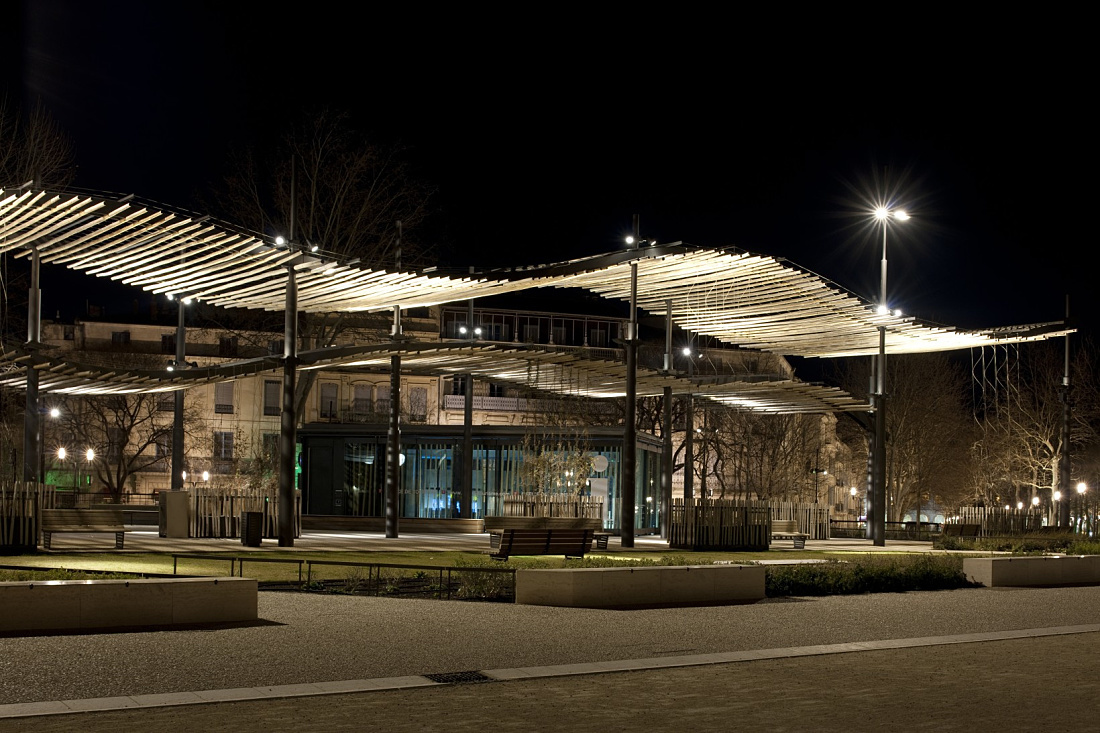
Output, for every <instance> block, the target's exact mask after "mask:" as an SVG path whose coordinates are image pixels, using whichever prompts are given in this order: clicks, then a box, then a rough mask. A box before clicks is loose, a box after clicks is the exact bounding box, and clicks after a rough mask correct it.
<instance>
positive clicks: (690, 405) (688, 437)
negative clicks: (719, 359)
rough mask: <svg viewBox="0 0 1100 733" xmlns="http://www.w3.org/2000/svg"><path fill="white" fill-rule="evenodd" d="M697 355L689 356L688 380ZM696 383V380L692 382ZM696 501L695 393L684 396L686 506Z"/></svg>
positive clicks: (693, 369)
mask: <svg viewBox="0 0 1100 733" xmlns="http://www.w3.org/2000/svg"><path fill="white" fill-rule="evenodd" d="M694 360H695V355H694V354H692V355H691V356H689V357H688V381H689V382H692V377H693V376H694V374H695V361H694ZM692 384H694V382H692ZM694 501H695V395H694V394H692V393H691V392H688V393H687V395H686V396H685V397H684V508H685V509H687V507H689V506H691V504H692V502H694Z"/></svg>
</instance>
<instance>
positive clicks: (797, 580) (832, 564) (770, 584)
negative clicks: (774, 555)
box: [765, 555, 976, 597]
mask: <svg viewBox="0 0 1100 733" xmlns="http://www.w3.org/2000/svg"><path fill="white" fill-rule="evenodd" d="M975 585H976V584H974V583H971V582H970V581H968V580H967V579H966V576H965V575H964V574H963V570H962V558H961V557H957V556H951V555H916V556H911V555H910V556H897V555H891V556H881V555H880V556H870V557H861V558H857V559H853V560H846V561H838V560H829V561H826V562H823V563H805V564H798V565H769V566H767V569H766V571H765V592H766V594H767V595H768V596H769V597H780V596H825V595H852V594H857V593H901V592H905V591H912V590H947V589H953V588H970V587H974V586H975Z"/></svg>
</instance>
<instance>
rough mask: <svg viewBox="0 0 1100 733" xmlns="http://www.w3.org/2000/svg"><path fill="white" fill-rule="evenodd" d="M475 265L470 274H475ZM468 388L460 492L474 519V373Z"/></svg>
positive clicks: (464, 512) (466, 515)
mask: <svg viewBox="0 0 1100 733" xmlns="http://www.w3.org/2000/svg"><path fill="white" fill-rule="evenodd" d="M473 269H474V268H473V267H471V268H470V274H471V275H472V274H473ZM466 328H467V332H466V333H467V337H468V338H470V339H474V301H473V299H472V298H471V299H470V301H469V303H468V304H467V316H466ZM465 379H466V384H465V387H466V389H465V390H463V393H464V394H463V398H464V399H463V403H462V407H463V410H462V492H461V494H460V502H461V504H462V506H461V514H460V516H461V517H462V518H463V519H473V517H474V515H473V501H474V375H473V374H466V377H465Z"/></svg>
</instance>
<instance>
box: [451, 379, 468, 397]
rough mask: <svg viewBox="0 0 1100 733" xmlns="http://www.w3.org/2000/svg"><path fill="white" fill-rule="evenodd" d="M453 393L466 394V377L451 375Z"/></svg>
mask: <svg viewBox="0 0 1100 733" xmlns="http://www.w3.org/2000/svg"><path fill="white" fill-rule="evenodd" d="M451 394H453V395H464V394H466V377H451Z"/></svg>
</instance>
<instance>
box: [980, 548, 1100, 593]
mask: <svg viewBox="0 0 1100 733" xmlns="http://www.w3.org/2000/svg"><path fill="white" fill-rule="evenodd" d="M963 572H964V573H966V577H967V579H968V580H971V581H973V582H976V583H981V584H982V585H985V586H989V587H995V586H1029V585H1035V586H1042V585H1098V584H1100V555H1068V556H1066V555H1058V556H1049V557H968V558H964V559H963Z"/></svg>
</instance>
